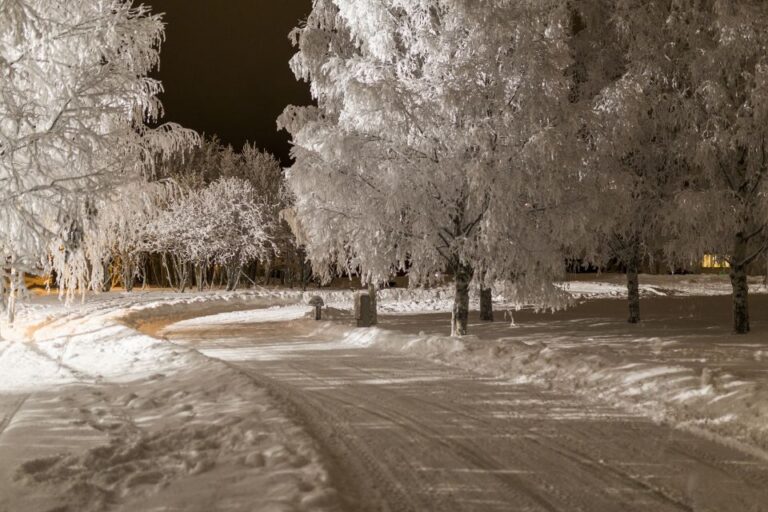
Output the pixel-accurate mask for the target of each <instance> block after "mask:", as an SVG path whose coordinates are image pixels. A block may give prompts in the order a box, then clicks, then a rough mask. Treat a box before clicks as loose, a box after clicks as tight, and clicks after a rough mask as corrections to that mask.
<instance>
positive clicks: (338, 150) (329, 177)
mask: <svg viewBox="0 0 768 512" xmlns="http://www.w3.org/2000/svg"><path fill="white" fill-rule="evenodd" d="M567 21H568V9H567V8H566V7H565V6H564V5H563V4H562V3H560V2H549V1H545V2H541V1H536V2H534V1H530V2H527V1H525V2H516V3H510V2H504V1H490V2H484V3H482V4H478V3H477V2H471V1H469V0H453V1H449V2H445V1H437V0H435V1H426V2H401V1H395V0H390V1H366V2H346V1H340V0H339V1H331V0H316V1H315V2H314V3H313V11H312V13H311V15H310V17H309V18H308V20H307V23H306V25H305V26H304V27H302V28H300V29H297V30H295V31H294V33H293V37H294V41H295V42H296V44H297V45H298V47H299V50H300V51H299V53H298V54H297V55H296V56H295V57H294V59H293V60H292V67H293V70H294V72H295V74H296V76H297V77H298V78H300V79H304V80H308V81H309V82H310V83H311V89H312V93H313V95H314V97H315V98H316V100H317V103H318V107H316V108H315V107H306V108H296V107H289V108H288V109H286V111H285V112H284V114H283V116H282V117H281V119H280V120H279V124H280V125H281V126H282V127H285V128H286V129H287V130H288V131H289V132H290V133H291V134H292V135H293V142H294V153H293V155H294V157H295V158H296V163H295V164H294V165H293V166H292V167H291V169H290V170H289V172H288V176H287V179H288V184H289V186H290V187H291V189H292V192H293V193H294V195H295V201H296V211H297V214H298V216H299V218H300V220H301V223H302V226H303V228H304V230H305V232H306V235H307V239H308V241H309V242H308V245H307V248H308V253H309V255H310V258H311V260H312V262H313V266H314V268H315V271H316V272H319V273H321V274H322V273H323V272H325V273H326V275H328V272H329V271H330V270H334V269H343V270H345V271H360V272H361V273H362V275H363V279H364V280H365V281H374V282H376V281H383V280H385V279H387V278H388V277H389V275H390V274H391V273H392V272H393V270H395V269H398V268H406V267H407V268H408V270H409V276H410V279H411V282H412V283H414V284H426V283H429V282H430V281H431V280H432V277H433V276H434V275H435V273H436V272H438V271H443V270H445V269H447V270H449V271H450V273H451V274H453V276H454V279H455V301H454V311H453V320H452V332H453V333H454V334H464V333H466V328H467V312H468V292H469V285H470V282H471V280H472V279H473V277H474V276H475V270H476V269H482V274H483V276H484V280H485V283H484V286H487V285H488V283H491V282H493V281H495V280H497V279H501V280H509V279H510V278H512V277H514V279H515V280H516V282H517V284H518V289H519V290H526V291H529V292H535V297H534V298H537V299H550V298H551V297H550V296H544V295H545V294H543V293H542V291H543V290H549V288H547V287H546V286H543V285H546V284H547V283H548V282H549V281H551V280H552V279H553V278H554V277H555V276H557V275H558V274H559V273H561V272H562V271H563V260H562V251H561V248H562V246H563V245H564V244H563V243H562V242H563V238H564V237H563V235H567V236H572V235H575V234H576V233H577V232H578V230H579V228H580V220H579V216H578V215H570V216H566V215H561V217H562V219H561V221H560V222H559V223H555V222H551V220H552V218H553V217H552V215H553V213H554V212H555V211H557V210H558V209H560V208H563V207H564V205H566V204H568V203H569V201H568V200H567V199H566V196H568V195H569V194H570V193H571V192H573V191H574V189H575V188H576V187H574V186H568V185H567V183H571V184H573V183H575V182H577V181H578V178H577V174H576V172H575V167H576V166H573V167H571V168H569V166H568V165H567V162H565V161H564V160H558V159H557V158H555V155H556V154H557V153H559V149H560V148H561V147H562V146H566V145H568V143H569V142H568V140H567V138H566V137H564V136H563V133H564V132H563V131H561V130H560V129H559V128H560V125H561V124H563V123H564V121H565V119H566V116H565V112H564V110H563V108H562V107H563V104H564V102H565V101H566V100H567V97H568V84H569V79H568V77H567V69H568V66H569V65H570V63H571V57H570V53H569V49H568V47H567V45H566V44H565V41H566V40H567V38H568V37H569V36H570V33H569V24H568V22H567ZM545 169H546V171H547V172H546V173H545V172H542V171H544V170H545ZM569 171H571V172H569Z"/></svg>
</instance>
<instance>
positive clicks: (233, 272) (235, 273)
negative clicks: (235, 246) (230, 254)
mask: <svg viewBox="0 0 768 512" xmlns="http://www.w3.org/2000/svg"><path fill="white" fill-rule="evenodd" d="M241 271H242V267H241V266H240V265H236V264H232V265H227V291H228V292H233V291H235V290H237V285H238V284H239V283H240V272H241Z"/></svg>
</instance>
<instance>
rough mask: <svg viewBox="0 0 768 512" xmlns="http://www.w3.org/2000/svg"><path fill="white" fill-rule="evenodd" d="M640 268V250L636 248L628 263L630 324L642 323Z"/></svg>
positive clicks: (633, 249)
mask: <svg viewBox="0 0 768 512" xmlns="http://www.w3.org/2000/svg"><path fill="white" fill-rule="evenodd" d="M639 267H640V255H639V250H638V248H637V247H636V246H635V247H633V248H632V253H631V254H630V256H629V261H628V262H627V298H628V300H629V320H628V321H629V323H631V324H636V323H639V322H640V282H639V279H638V272H639Z"/></svg>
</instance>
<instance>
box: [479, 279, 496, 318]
mask: <svg viewBox="0 0 768 512" xmlns="http://www.w3.org/2000/svg"><path fill="white" fill-rule="evenodd" d="M481 286H482V285H481ZM480 320H483V321H485V322H493V291H492V290H491V289H490V288H482V287H481V288H480Z"/></svg>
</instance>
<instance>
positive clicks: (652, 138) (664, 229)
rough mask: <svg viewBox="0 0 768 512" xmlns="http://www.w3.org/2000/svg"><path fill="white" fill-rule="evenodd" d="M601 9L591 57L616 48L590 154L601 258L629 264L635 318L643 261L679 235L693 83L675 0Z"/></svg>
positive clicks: (593, 116)
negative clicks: (596, 179)
mask: <svg viewBox="0 0 768 512" xmlns="http://www.w3.org/2000/svg"><path fill="white" fill-rule="evenodd" d="M599 9H600V11H602V15H600V14H598V12H596V13H595V14H597V15H599V16H600V17H601V18H602V19H603V20H610V23H608V24H606V25H602V24H600V23H595V22H594V21H597V20H593V23H592V24H591V26H589V27H586V28H585V34H587V35H585V38H588V39H590V40H592V41H594V42H598V44H596V45H592V50H589V49H588V50H586V55H585V59H587V60H593V61H594V60H595V59H596V58H597V62H605V59H604V58H602V57H601V56H600V55H599V54H598V55H596V56H595V55H591V54H590V52H592V51H594V49H599V48H601V47H604V46H607V47H608V48H615V53H614V54H613V57H612V58H611V59H610V60H609V62H612V63H613V64H612V65H611V67H610V68H608V69H604V70H603V71H604V73H606V75H604V76H603V77H599V76H598V77H593V79H595V78H597V80H599V81H601V82H603V84H602V85H601V89H600V90H599V91H598V92H597V94H596V95H595V97H594V98H593V99H592V100H591V103H592V104H591V109H592V111H591V112H590V113H589V114H588V120H589V126H588V130H589V144H590V146H591V152H590V154H589V155H588V157H587V158H588V162H589V165H590V166H592V167H593V169H594V170H596V171H597V172H598V173H599V175H600V178H601V180H602V181H601V183H600V188H599V189H598V193H599V194H600V196H601V197H602V199H603V201H601V203H600V208H598V210H597V215H596V220H595V228H596V229H597V230H601V233H602V236H600V237H598V238H597V242H598V243H599V244H601V246H602V247H601V248H600V249H599V250H598V252H600V253H601V254H602V256H603V259H602V262H603V263H604V262H606V261H607V260H608V259H611V260H613V261H615V262H617V263H619V264H620V265H621V266H623V267H624V268H625V269H626V276H627V292H628V298H629V322H630V323H637V322H639V321H640V290H639V280H638V274H639V272H640V268H641V266H642V264H643V263H644V262H645V261H648V260H649V259H650V258H652V257H654V256H655V257H658V255H659V253H660V252H661V251H662V250H663V248H664V247H665V242H666V241H668V240H670V239H674V238H678V237H679V236H680V232H679V230H676V229H675V227H676V226H678V227H679V223H676V222H674V220H673V219H674V217H675V215H677V214H678V212H677V208H676V199H677V194H678V193H679V192H680V191H681V190H682V188H683V187H684V186H685V182H686V179H687V178H688V176H687V174H686V172H687V169H688V167H687V163H686V161H685V155H684V153H683V144H682V133H683V131H684V129H685V126H686V123H687V119H686V116H685V109H684V101H683V99H684V94H685V86H686V85H687V83H688V82H687V80H686V74H685V71H686V70H685V69H684V68H682V67H681V66H680V63H681V62H682V56H683V55H684V54H683V53H681V49H680V48H681V44H680V43H681V41H680V39H679V36H678V29H679V27H677V25H676V24H675V23H672V22H670V16H671V15H672V11H673V9H674V3H673V2H640V1H624V2H619V3H614V4H602V5H600V7H599ZM609 51H610V50H609ZM611 75H613V77H614V78H613V79H612V77H611ZM593 90H594V88H593Z"/></svg>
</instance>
